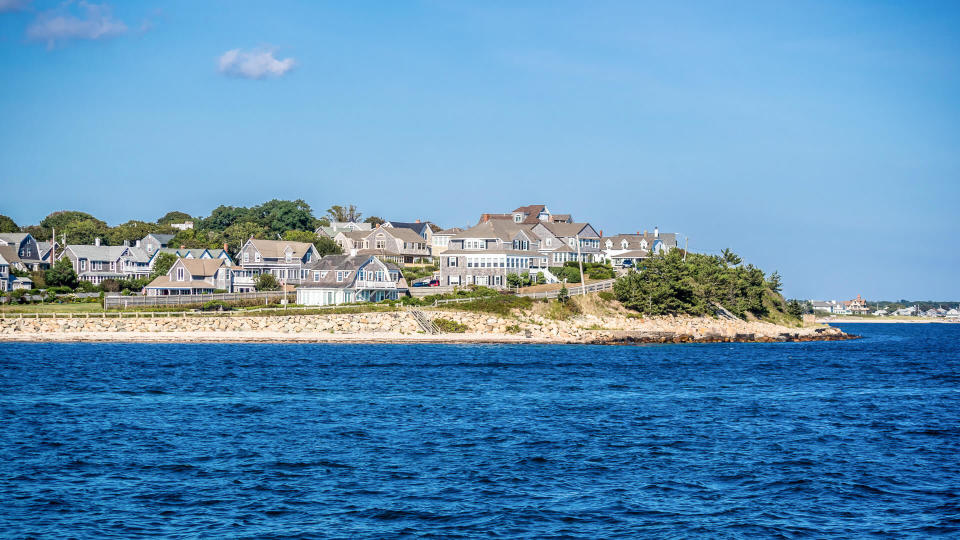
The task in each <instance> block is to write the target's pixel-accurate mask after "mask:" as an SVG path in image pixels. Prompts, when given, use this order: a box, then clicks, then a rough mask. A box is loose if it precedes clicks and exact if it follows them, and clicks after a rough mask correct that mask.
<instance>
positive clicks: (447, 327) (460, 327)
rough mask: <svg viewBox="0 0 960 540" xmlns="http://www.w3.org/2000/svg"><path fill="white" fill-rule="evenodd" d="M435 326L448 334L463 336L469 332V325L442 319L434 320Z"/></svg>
mask: <svg viewBox="0 0 960 540" xmlns="http://www.w3.org/2000/svg"><path fill="white" fill-rule="evenodd" d="M433 324H435V325H437V328H439V329H440V331H441V332H444V333H448V334H462V333H464V332H466V331H467V325H465V324H462V323H458V322H457V321H452V320H450V319H444V318H442V317H437V318H436V319H434V320H433Z"/></svg>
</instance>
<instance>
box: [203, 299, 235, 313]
mask: <svg viewBox="0 0 960 540" xmlns="http://www.w3.org/2000/svg"><path fill="white" fill-rule="evenodd" d="M200 309H202V310H203V311H229V310H231V309H233V308H232V307H230V305H229V304H227V303H226V302H222V301H220V300H211V301H209V302H206V303H204V304H203V305H202V306H200Z"/></svg>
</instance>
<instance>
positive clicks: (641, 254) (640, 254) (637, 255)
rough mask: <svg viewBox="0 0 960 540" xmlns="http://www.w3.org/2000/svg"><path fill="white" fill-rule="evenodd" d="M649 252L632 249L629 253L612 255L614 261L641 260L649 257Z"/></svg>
mask: <svg viewBox="0 0 960 540" xmlns="http://www.w3.org/2000/svg"><path fill="white" fill-rule="evenodd" d="M649 256H650V252H649V251H647V250H645V249H633V250H630V251H625V252H623V253H618V254H616V255H613V258H614V259H642V258H645V257H649Z"/></svg>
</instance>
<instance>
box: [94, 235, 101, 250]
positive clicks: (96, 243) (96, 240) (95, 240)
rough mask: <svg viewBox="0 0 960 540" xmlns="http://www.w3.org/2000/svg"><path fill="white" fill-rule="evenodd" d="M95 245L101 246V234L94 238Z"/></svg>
mask: <svg viewBox="0 0 960 540" xmlns="http://www.w3.org/2000/svg"><path fill="white" fill-rule="evenodd" d="M93 245H95V246H97V247H100V237H99V236H98V237H96V238H94V239H93Z"/></svg>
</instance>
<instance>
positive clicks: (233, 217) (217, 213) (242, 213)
mask: <svg viewBox="0 0 960 540" xmlns="http://www.w3.org/2000/svg"><path fill="white" fill-rule="evenodd" d="M252 220H253V216H252V215H251V212H250V210H249V209H247V208H244V207H242V206H240V207H234V206H224V205H222V204H221V205H220V206H218V207H216V208H214V209H213V212H210V216H208V217H206V218H204V219H203V220H201V222H200V227H201V228H203V229H212V230H215V231H223V230H226V228H227V227H229V226H231V225H233V224H234V223H236V222H238V221H252Z"/></svg>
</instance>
